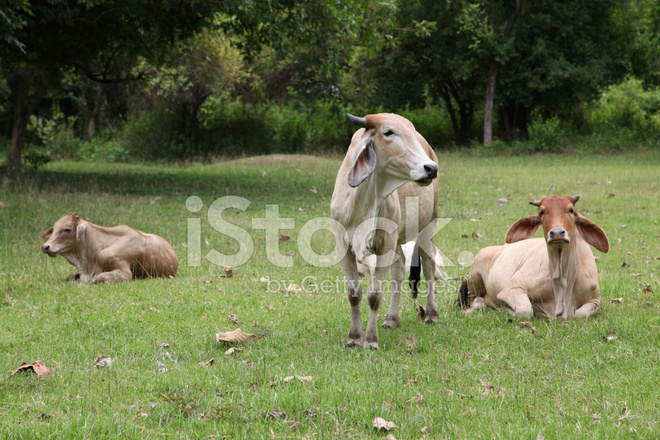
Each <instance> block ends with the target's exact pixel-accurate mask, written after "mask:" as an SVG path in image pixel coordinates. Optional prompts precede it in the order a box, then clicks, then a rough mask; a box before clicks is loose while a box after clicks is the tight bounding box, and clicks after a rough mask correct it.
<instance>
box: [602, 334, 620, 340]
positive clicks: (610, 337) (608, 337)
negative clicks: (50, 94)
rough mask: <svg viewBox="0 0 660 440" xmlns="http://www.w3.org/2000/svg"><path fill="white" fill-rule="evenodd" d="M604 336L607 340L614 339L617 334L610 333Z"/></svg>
mask: <svg viewBox="0 0 660 440" xmlns="http://www.w3.org/2000/svg"><path fill="white" fill-rule="evenodd" d="M603 338H605V340H606V341H613V340H615V339H616V338H617V336H616V335H613V334H609V335H607V336H603Z"/></svg>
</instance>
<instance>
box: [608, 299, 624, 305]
mask: <svg viewBox="0 0 660 440" xmlns="http://www.w3.org/2000/svg"><path fill="white" fill-rule="evenodd" d="M622 302H623V298H612V299H611V300H610V304H621V303H622Z"/></svg>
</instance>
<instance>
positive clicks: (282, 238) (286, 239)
mask: <svg viewBox="0 0 660 440" xmlns="http://www.w3.org/2000/svg"><path fill="white" fill-rule="evenodd" d="M289 240H291V237H289V236H288V235H286V234H280V241H289Z"/></svg>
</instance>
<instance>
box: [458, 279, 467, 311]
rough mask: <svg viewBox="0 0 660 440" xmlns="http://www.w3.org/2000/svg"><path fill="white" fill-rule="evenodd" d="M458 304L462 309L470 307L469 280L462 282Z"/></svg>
mask: <svg viewBox="0 0 660 440" xmlns="http://www.w3.org/2000/svg"><path fill="white" fill-rule="evenodd" d="M456 306H457V307H460V308H462V309H465V308H467V307H468V282H467V280H465V279H464V280H463V282H461V287H460V289H458V299H457V300H456Z"/></svg>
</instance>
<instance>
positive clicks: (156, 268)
mask: <svg viewBox="0 0 660 440" xmlns="http://www.w3.org/2000/svg"><path fill="white" fill-rule="evenodd" d="M43 238H44V240H48V241H47V242H46V243H44V244H43V246H41V250H42V252H43V253H45V254H47V255H48V256H49V257H53V258H55V257H57V256H58V255H61V256H63V257H64V258H65V259H66V260H67V261H68V262H69V263H71V264H72V265H74V266H76V268H77V269H78V271H77V272H75V273H73V274H71V275H69V277H68V278H67V279H68V280H78V279H79V280H80V281H83V282H92V283H104V282H117V281H128V280H131V279H134V278H149V277H170V276H174V275H175V274H176V271H177V269H178V267H179V259H178V257H177V255H176V253H175V252H174V249H172V246H170V244H169V243H168V242H167V241H166V240H165V239H163V238H162V237H159V236H158V235H154V234H147V233H144V232H142V231H138V230H136V229H133V228H131V227H129V226H124V225H121V226H115V227H112V228H105V227H103V226H98V225H95V224H93V223H90V222H88V221H85V220H83V219H81V218H80V216H78V214H75V213H70V214H67V215H65V216H64V217H62V218H61V219H59V220H57V221H56V222H55V224H54V225H53V227H51V228H50V229H48V230H47V231H46V232H45V233H44V234H43Z"/></svg>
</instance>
